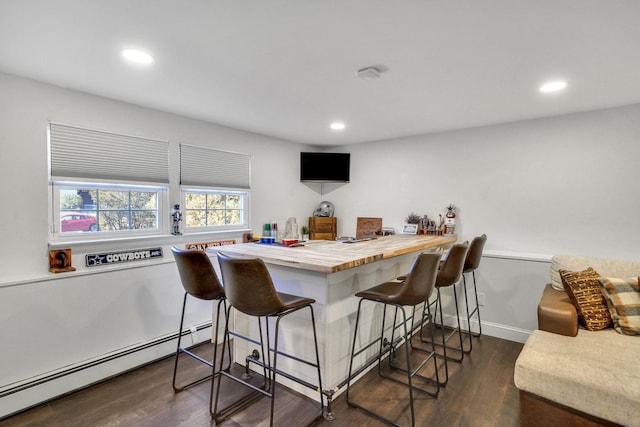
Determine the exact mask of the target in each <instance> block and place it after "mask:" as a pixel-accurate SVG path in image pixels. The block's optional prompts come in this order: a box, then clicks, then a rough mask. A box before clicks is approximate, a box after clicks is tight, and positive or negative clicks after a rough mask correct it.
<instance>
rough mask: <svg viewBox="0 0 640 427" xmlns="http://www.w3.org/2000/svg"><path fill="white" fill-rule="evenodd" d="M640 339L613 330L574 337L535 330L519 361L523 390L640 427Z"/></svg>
mask: <svg viewBox="0 0 640 427" xmlns="http://www.w3.org/2000/svg"><path fill="white" fill-rule="evenodd" d="M638 354H640V339H638V338H637V337H630V336H626V335H621V334H618V333H617V332H616V331H614V330H613V329H612V328H610V329H606V330H604V331H599V332H592V331H587V330H586V329H580V330H579V331H578V335H577V336H575V337H566V336H563V335H558V334H554V333H551V332H546V331H540V330H535V331H533V332H532V333H531V335H530V336H529V339H528V340H527V342H526V343H525V345H524V347H523V349H522V351H521V352H520V356H518V359H517V360H516V366H515V371H514V381H515V385H516V387H518V389H520V390H524V391H527V392H529V393H533V394H535V395H537V396H540V397H543V398H545V399H548V400H551V401H554V402H556V403H559V404H561V405H565V406H569V407H571V408H574V409H576V410H578V411H582V412H584V413H587V414H591V415H593V416H596V417H599V418H603V419H606V420H610V421H613V422H616V423H618V424H622V425H625V426H633V427H640V364H638Z"/></svg>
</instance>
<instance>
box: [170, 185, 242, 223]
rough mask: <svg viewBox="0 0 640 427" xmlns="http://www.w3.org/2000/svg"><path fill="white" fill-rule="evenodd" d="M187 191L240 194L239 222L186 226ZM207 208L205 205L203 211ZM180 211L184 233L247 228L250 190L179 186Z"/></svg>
mask: <svg viewBox="0 0 640 427" xmlns="http://www.w3.org/2000/svg"><path fill="white" fill-rule="evenodd" d="M187 193H195V194H225V195H240V196H241V197H240V203H241V205H242V208H241V211H242V214H241V218H242V221H241V223H240V224H229V225H205V226H195V227H194V226H191V227H189V226H187V203H186V196H187ZM207 210H208V209H207V208H206V207H205V212H206V211H207ZM180 212H181V213H182V218H183V222H182V225H181V230H182V232H183V233H184V234H195V233H204V232H216V231H242V230H248V229H249V228H250V227H249V224H250V223H251V218H250V213H251V192H250V191H249V190H248V189H237V188H223V187H200V186H193V185H189V186H181V187H180Z"/></svg>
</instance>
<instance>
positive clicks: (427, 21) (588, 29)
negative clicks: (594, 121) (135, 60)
mask: <svg viewBox="0 0 640 427" xmlns="http://www.w3.org/2000/svg"><path fill="white" fill-rule="evenodd" d="M124 47H139V48H143V49H145V50H147V51H149V52H151V53H152V54H153V56H154V57H155V62H154V63H153V64H152V65H151V66H147V67H144V66H139V65H138V66H134V65H133V64H128V63H125V62H124V61H123V60H122V58H121V57H120V50H121V49H122V48H124ZM367 66H378V67H380V68H381V69H382V70H383V73H382V74H381V77H380V78H379V79H377V80H360V79H358V78H357V77H356V76H355V71H356V70H358V69H360V68H363V67H367ZM0 71H4V72H7V73H11V74H16V75H20V76H25V77H29V78H33V79H36V80H41V81H44V82H49V83H53V84H55V85H59V86H63V87H67V88H72V89H77V90H80V91H84V92H89V93H92V94H96V95H101V96H106V97H110V98H114V99H119V100H123V101H128V102H131V103H135V104H139V105H142V106H146V107H150V108H155V109H159V110H163V111H168V112H172V113H176V114H180V115H184V116H188V117H193V118H197V119H202V120H206V121H211V122H215V123H218V124H222V125H227V126H231V127H234V128H239V129H244V130H248V131H253V132H258V133H261V134H265V135H271V136H274V137H278V138H283V139H287V140H292V141H297V142H302V143H308V144H314V145H337V144H348V143H355V142H364V141H374V140H381V139H390V138H396V137H402V136H408V135H416V134H424V133H431V132H439V131H445V130H452V129H460V128H467V127H474V126H482V125H487V124H495V123H503V122H510V121H515V120H522V119H530V118H538V117H545V116H551V115H558V114H565V113H572V112H579V111H586V110H593V109H600V108H607V107H614V106H620V105H628V104H633V103H638V102H640V75H639V72H640V1H639V0H615V1H611V0H609V1H607V0H536V1H517V0H459V1H454V0H450V1H444V0H442V1H430V0H414V1H410V0H406V1H403V0H396V1H392V0H188V1H177V0H108V1H107V0H103V1H98V0H0ZM557 78H561V79H565V80H567V81H568V83H569V86H568V88H567V90H566V91H564V92H563V93H559V94H558V93H557V94H553V95H546V96H543V95H542V94H540V93H538V92H537V87H538V86H539V85H540V84H541V83H542V82H544V81H546V80H549V79H557ZM0 97H1V94H0ZM336 119H339V120H343V121H344V122H345V123H346V125H347V128H346V129H345V130H344V131H342V132H340V133H336V132H334V131H331V130H330V129H329V123H330V122H331V121H333V120H336Z"/></svg>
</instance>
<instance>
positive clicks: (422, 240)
mask: <svg viewBox="0 0 640 427" xmlns="http://www.w3.org/2000/svg"><path fill="white" fill-rule="evenodd" d="M455 241H456V237H455V236H453V237H443V236H430V235H404V234H403V235H394V236H381V237H378V238H376V239H374V240H367V241H361V242H354V243H344V241H330V240H311V241H308V242H304V243H303V244H304V246H296V247H288V246H282V245H278V244H273V245H270V244H261V243H241V244H236V245H228V246H221V247H219V248H216V251H217V250H219V251H220V252H224V253H226V254H229V255H232V256H233V255H245V256H253V257H258V258H262V260H263V261H264V262H265V263H267V264H277V265H284V266H287V267H292V268H299V269H303V270H310V271H317V272H321V273H327V274H328V273H335V272H338V271H342V270H346V269H349V268H353V267H357V266H359V265H363V264H368V263H371V262H375V261H378V260H381V259H385V258H391V257H394V256H399V255H404V254H406V253H409V252H415V251H421V250H423V249H427V248H431V247H434V246H440V245H444V244H447V243H453V242H455Z"/></svg>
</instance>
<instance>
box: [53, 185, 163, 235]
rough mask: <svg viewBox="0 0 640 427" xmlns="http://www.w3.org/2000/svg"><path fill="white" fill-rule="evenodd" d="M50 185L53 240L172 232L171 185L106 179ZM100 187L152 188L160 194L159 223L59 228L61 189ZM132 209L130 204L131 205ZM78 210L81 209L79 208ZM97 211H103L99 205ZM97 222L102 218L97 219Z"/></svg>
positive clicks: (116, 188)
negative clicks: (134, 226) (77, 229)
mask: <svg viewBox="0 0 640 427" xmlns="http://www.w3.org/2000/svg"><path fill="white" fill-rule="evenodd" d="M50 187H51V198H52V200H51V203H50V204H49V206H50V209H51V215H50V224H49V234H50V241H52V242H53V243H61V242H76V241H77V242H82V241H109V240H117V239H128V238H137V237H157V236H165V235H168V234H169V221H168V219H169V218H168V215H169V214H168V212H169V202H168V201H169V186H168V185H158V184H152V183H149V184H146V183H140V182H122V181H113V182H104V181H100V182H98V181H94V180H54V181H52V182H51V184H50ZM80 187H82V188H87V189H91V190H93V189H98V190H115V191H136V190H138V191H151V192H155V193H157V207H156V209H157V224H158V227H157V228H155V229H144V230H137V229H133V230H132V229H127V230H111V231H96V232H67V233H62V231H61V230H60V228H61V226H60V218H61V216H62V212H61V200H60V193H61V190H65V189H69V190H77V189H78V188H80ZM129 210H131V207H129ZM78 211H81V209H79V210H78ZM94 212H96V213H98V212H100V209H99V207H97V209H96V211H94ZM96 219H97V220H98V221H99V219H98V218H96Z"/></svg>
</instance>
